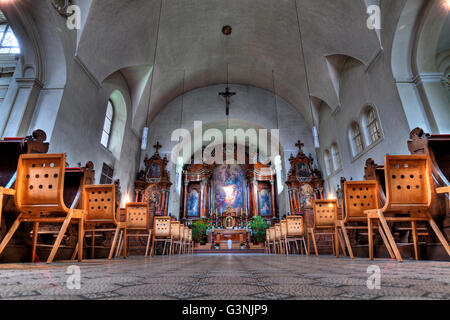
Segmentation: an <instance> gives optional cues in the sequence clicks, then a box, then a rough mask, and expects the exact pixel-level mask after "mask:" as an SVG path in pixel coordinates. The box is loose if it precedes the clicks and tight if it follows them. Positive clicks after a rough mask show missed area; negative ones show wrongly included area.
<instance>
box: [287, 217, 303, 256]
mask: <svg viewBox="0 0 450 320" xmlns="http://www.w3.org/2000/svg"><path fill="white" fill-rule="evenodd" d="M285 241H286V254H289V251H290V244H291V243H292V242H293V243H294V244H295V247H296V249H297V253H300V252H299V248H298V243H297V241H300V242H301V243H300V248H303V247H302V243H303V246H304V248H305V252H306V253H308V248H307V247H306V239H305V224H304V220H303V217H302V216H287V217H286V239H285ZM301 251H302V252H303V249H301Z"/></svg>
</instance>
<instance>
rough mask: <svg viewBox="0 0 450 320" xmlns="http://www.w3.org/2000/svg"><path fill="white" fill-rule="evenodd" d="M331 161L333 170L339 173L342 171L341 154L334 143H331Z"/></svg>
mask: <svg viewBox="0 0 450 320" xmlns="http://www.w3.org/2000/svg"><path fill="white" fill-rule="evenodd" d="M330 149H331V159H332V161H333V166H334V168H335V171H339V170H341V169H342V158H341V152H340V151H339V147H338V144H337V143H336V142H333V143H332V144H331V148H330Z"/></svg>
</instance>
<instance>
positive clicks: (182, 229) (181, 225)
mask: <svg viewBox="0 0 450 320" xmlns="http://www.w3.org/2000/svg"><path fill="white" fill-rule="evenodd" d="M180 240H181V241H184V224H181V223H180Z"/></svg>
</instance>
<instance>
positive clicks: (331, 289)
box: [0, 255, 450, 300]
mask: <svg viewBox="0 0 450 320" xmlns="http://www.w3.org/2000/svg"><path fill="white" fill-rule="evenodd" d="M372 264H373V265H376V266H378V267H379V268H380V269H379V270H380V271H381V277H380V280H381V283H380V286H381V287H380V289H374V290H370V289H368V287H367V284H366V283H367V280H368V277H369V276H370V274H368V272H367V269H368V267H369V266H370V265H372ZM70 266H71V264H70V263H63V262H59V263H55V264H53V265H51V266H47V265H31V264H16V265H13V264H9V265H0V299H45V300H48V299H150V300H155V299H163V300H172V299H183V300H184V299H190V300H198V299H200V300H235V299H248V300H252V299H255V300H265V299H275V300H290V299H364V300H366V299H370V300H372V299H445V300H448V299H450V263H449V262H429V261H420V262H415V261H406V262H404V263H402V264H399V263H396V262H394V261H388V260H376V261H374V262H373V263H371V262H370V261H369V260H367V259H356V260H355V261H351V260H349V259H347V258H340V259H336V258H334V257H330V256H320V257H304V256H289V257H285V256H266V255H193V256H182V257H178V256H176V257H167V256H166V257H161V256H159V257H154V258H143V257H131V258H129V259H128V260H115V261H112V262H107V261H103V260H93V261H87V262H84V263H81V264H76V265H75V266H78V267H79V270H80V278H81V288H80V289H72V290H71V289H69V288H68V285H67V284H68V283H69V284H76V282H73V281H71V280H73V279H76V278H73V277H71V276H73V274H72V275H71V274H69V273H68V268H69V267H70ZM75 271H76V270H75ZM72 272H73V270H72ZM68 280H69V281H68Z"/></svg>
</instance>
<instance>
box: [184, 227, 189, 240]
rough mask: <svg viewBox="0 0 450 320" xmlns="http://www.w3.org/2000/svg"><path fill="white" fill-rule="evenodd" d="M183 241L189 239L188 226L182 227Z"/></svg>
mask: <svg viewBox="0 0 450 320" xmlns="http://www.w3.org/2000/svg"><path fill="white" fill-rule="evenodd" d="M183 239H184V241H186V242H187V241H189V228H188V227H184V237H183Z"/></svg>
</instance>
